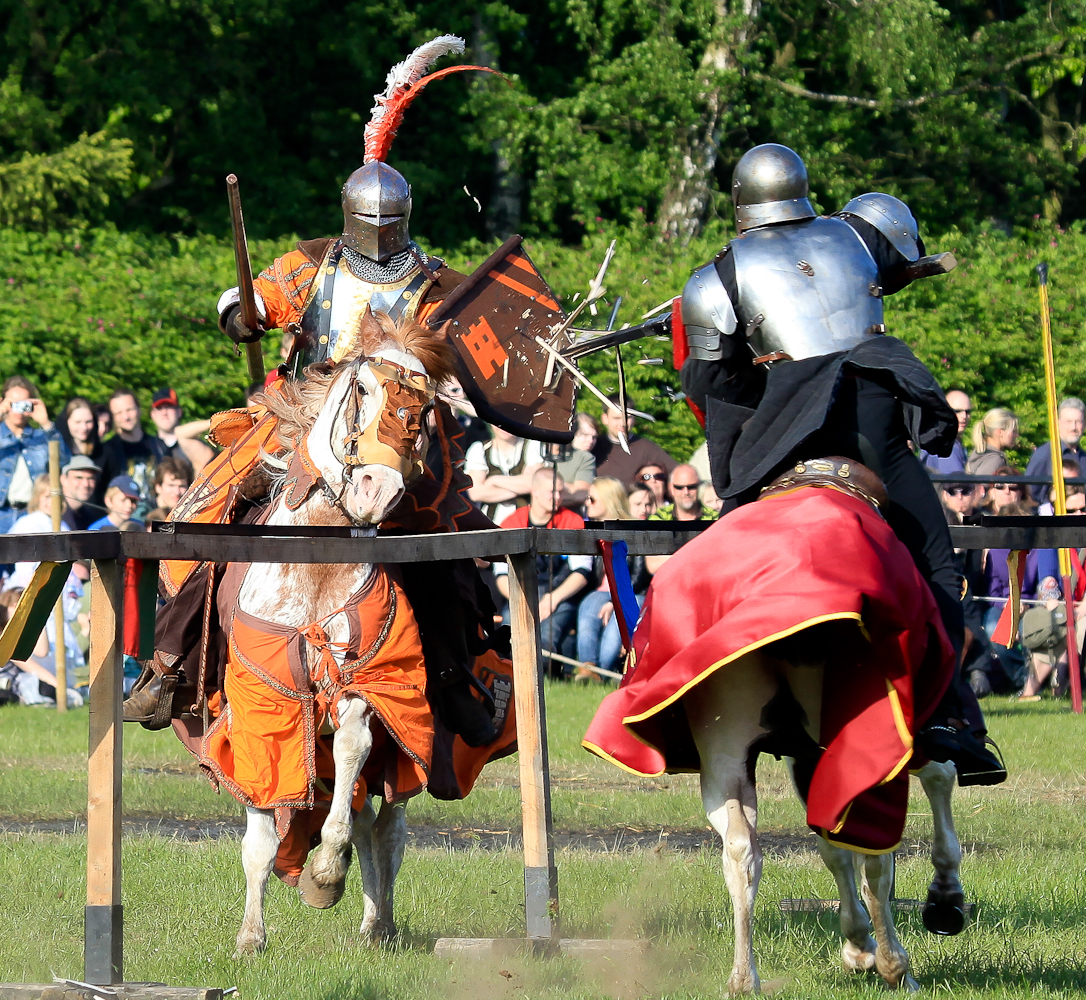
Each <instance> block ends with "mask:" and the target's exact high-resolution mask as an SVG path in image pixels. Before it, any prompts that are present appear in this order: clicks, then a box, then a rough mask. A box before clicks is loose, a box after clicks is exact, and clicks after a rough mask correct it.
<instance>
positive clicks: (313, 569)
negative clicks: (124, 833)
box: [224, 312, 453, 955]
mask: <svg viewBox="0 0 1086 1000" xmlns="http://www.w3.org/2000/svg"><path fill="white" fill-rule="evenodd" d="M359 339H360V348H359V349H358V350H357V351H355V352H354V353H353V354H352V355H349V356H348V357H347V358H345V359H344V360H343V361H342V362H340V363H339V364H337V365H335V366H334V367H329V366H313V368H311V369H310V370H309V371H308V372H307V377H306V379H305V380H304V381H299V382H289V383H287V384H286V385H285V386H283V387H282V388H280V389H279V390H278V391H277V392H269V393H267V394H266V398H265V402H266V405H267V406H268V407H269V409H271V410H272V412H274V413H275V414H276V415H277V416H278V418H279V438H280V441H281V442H282V443H283V445H284V446H285V449H286V450H285V451H284V453H282V454H280V455H276V456H271V455H269V456H266V462H265V465H266V468H267V469H269V470H270V471H271V474H272V477H273V481H275V480H276V479H277V483H276V487H275V488H274V489H273V493H272V495H273V501H272V509H271V512H270V514H269V516H268V517H267V518H266V522H265V523H267V524H271V525H329V524H333V525H334V524H342V525H357V526H370V525H372V526H376V525H377V524H378V523H380V522H381V521H382V520H383V519H384V518H385V516H386V514H387V513H388V512H389V511H390V510H391V509H392V508H393V507H394V506H395V505H396V504H397V502H398V501H399V500H400V498H401V497H402V496H403V493H404V489H405V483H406V481H409V480H410V477H411V475H412V474H413V473H414V472H416V470H418V469H419V468H420V457H421V454H422V453H423V451H422V445H421V441H420V439H421V436H422V433H423V428H424V425H425V422H426V414H425V409H426V407H427V406H428V404H429V403H430V402H431V401H432V400H433V397H434V388H435V386H436V385H439V384H440V383H441V382H443V381H444V380H445V379H446V378H448V377H449V376H450V375H451V374H452V372H453V359H452V354H451V350H450V349H449V348H448V346H447V345H446V344H445V343H444V342H443V341H442V340H440V339H439V338H435V336H434V335H433V334H432V333H430V332H429V331H427V330H425V329H424V328H423V327H421V326H419V325H418V324H415V323H411V322H407V323H405V324H403V325H401V326H400V327H396V326H395V325H394V324H393V323H392V321H390V320H389V319H388V318H387V317H386V316H384V315H383V314H379V315H377V316H376V317H374V316H371V315H370V314H369V313H368V312H367V315H366V317H365V318H364V319H363V321H362V328H361V331H360V335H359ZM300 456H301V457H304V459H305V462H304V463H303V464H304V469H305V470H306V471H307V472H308V475H309V476H310V479H311V480H312V482H311V484H310V486H309V488H308V490H306V489H301V490H299V487H298V485H297V483H296V474H297V472H298V463H297V462H296V461H295V460H296V459H298V458H299V457H300ZM288 470H289V472H288ZM302 496H304V500H303V501H302V502H301V503H298V502H297V501H298V499H299V498H300V497H302ZM376 571H377V567H374V566H372V565H367V564H363V565H359V564H338V565H326V564H294V565H291V564H275V563H252V564H251V565H250V566H248V568H247V570H246V571H245V575H244V579H243V580H242V581H241V585H240V589H239V590H238V592H237V600H236V607H237V608H238V609H239V610H240V611H241V612H243V613H244V614H246V615H248V616H251V617H252V619H255V620H262V621H267V622H274V623H277V624H278V625H280V626H284V627H287V628H294V629H302V628H304V627H305V626H306V625H307V624H308V623H312V622H322V623H323V629H324V632H325V633H326V636H327V643H326V644H325V649H326V650H328V649H330V650H339V651H340V652H338V653H337V654H336V655H337V657H338V660H339V661H340V663H339V665H340V666H342V662H341V661H342V658H343V653H342V650H343V649H345V648H346V647H347V646H348V644H349V641H350V638H351V637H350V635H349V631H350V625H349V622H348V620H347V616H346V615H345V614H341V613H337V609H343V608H344V607H345V606H346V605H347V603H348V601H350V600H351V598H352V595H357V594H358V593H359V592H360V591H362V590H363V589H364V588H365V587H366V585H367V581H368V580H369V579H370V577H371V575H372V574H374V573H375V572H376ZM224 624H225V623H224ZM411 627H412V628H413V627H414V625H413V622H412V623H411ZM306 648H307V655H308V659H309V663H308V667H309V670H310V671H311V672H314V671H316V670H317V669H318V666H319V664H318V661H319V660H320V659H321V655H322V653H321V650H320V649H318V648H316V647H313V646H307V647H306ZM328 707H329V709H330V710H329V712H328V715H327V721H326V725H328V724H329V723H332V724H333V725H334V728H335V735H334V737H333V757H334V761H335V785H334V790H333V795H332V801H331V805H330V808H329V811H328V816H327V819H326V820H325V821H324V823H323V825H322V827H321V830H320V839H321V842H320V846H319V847H318V848H316V850H315V851H314V852H313V854H312V855H311V856H310V860H309V864H308V865H307V866H306V870H305V872H303V875H302V880H301V883H300V886H299V888H300V891H301V892H302V895H303V898H304V899H306V901H307V902H309V903H310V904H311V905H317V906H326V905H331V903H332V902H335V900H337V899H338V898H339V895H340V894H341V893H342V890H343V884H344V881H345V879H346V876H347V869H348V866H349V863H350V853H351V852H350V847H351V844H352V843H353V845H354V848H355V850H357V852H358V859H359V864H360V866H361V869H362V881H363V887H364V892H365V907H364V917H363V922H362V927H361V933H362V936H363V938H364V939H366V940H370V941H375V942H376V941H381V940H384V939H388V938H391V937H392V936H393V935H394V934H395V932H396V927H395V922H394V919H393V907H392V899H393V885H394V883H395V880H396V874H397V872H398V870H399V867H400V863H401V861H402V859H403V850H404V843H405V840H406V820H405V809H404V804H403V803H402V802H400V803H397V804H394V805H389V803H388V802H385V801H382V803H381V807H380V812H379V813H378V812H376V811H375V810H374V808H373V804H372V802H373V797H372V796H369V797H368V798H367V800H366V803H365V806H364V807H363V808H362V809H361V810H360V811H359V812H358V814H357V815H356V816H352V811H353V810H352V796H353V793H354V788H355V784H356V781H357V780H358V778H359V775H360V774H361V772H362V768H363V766H364V765H365V763H366V761H367V758H368V757H369V755H370V752H371V749H372V748H373V746H374V740H375V735H377V734H378V732H379V730H380V729H381V727H382V721H381V719H380V718H379V717H378V716H377V715H376V713H375V711H374V709H373V707H372V706H371V705H370V704H369V703H368V702H367V701H366V700H365V698H363V697H359V696H358V695H357V694H353V693H350V692H346V693H343V694H338V695H334V701H333V703H331V704H329V706H328ZM269 738H274V736H271V737H269ZM386 742H387V741H386ZM246 814H247V815H246V830H245V835H244V838H243V841H242V862H243V865H244V869H245V885H246V893H245V914H244V918H243V920H242V924H241V929H240V930H239V931H238V935H237V952H238V954H239V955H244V954H251V953H253V952H257V951H260V950H262V949H263V948H264V946H265V943H266V934H265V927H264V914H263V907H264V894H265V889H266V886H267V882H268V877H269V875H270V874H271V872H272V869H273V867H274V865H275V860H276V854H277V851H278V849H279V845H280V836H279V832H277V828H276V813H275V810H274V809H271V808H266V809H262V808H256V807H254V806H252V805H249V806H247V808H246Z"/></svg>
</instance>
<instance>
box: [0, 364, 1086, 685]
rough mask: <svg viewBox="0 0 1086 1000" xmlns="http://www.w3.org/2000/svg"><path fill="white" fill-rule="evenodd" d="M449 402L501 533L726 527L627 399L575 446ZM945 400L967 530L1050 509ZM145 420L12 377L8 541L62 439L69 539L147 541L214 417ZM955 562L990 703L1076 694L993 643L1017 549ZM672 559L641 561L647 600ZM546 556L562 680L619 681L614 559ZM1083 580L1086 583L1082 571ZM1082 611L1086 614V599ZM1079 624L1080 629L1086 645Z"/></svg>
mask: <svg viewBox="0 0 1086 1000" xmlns="http://www.w3.org/2000/svg"><path fill="white" fill-rule="evenodd" d="M443 396H444V397H445V398H446V399H447V401H448V402H449V403H450V404H451V405H452V406H453V409H454V412H455V413H456V415H457V419H458V421H459V422H460V424H461V427H462V429H463V432H464V433H463V438H462V443H463V444H464V446H465V462H464V470H465V472H466V473H467V475H468V476H469V477H470V479H471V487H470V489H469V491H468V495H469V496H470V497H471V499H472V500H473V501H474V502H475V503H476V504H478V505H479V507H480V508H481V509H482V511H483V512H484V513H485V514H487V516H489V517H490V518H491V519H492V520H493V521H494V522H495V523H496V524H498V525H500V526H501V527H504V528H517V527H525V526H528V525H534V526H537V527H551V528H573V529H577V528H583V527H584V525H585V519H586V518H587V519H589V520H591V521H601V522H606V521H621V520H632V521H647V520H656V521H680V522H681V521H712V520H715V519H716V518H717V517H718V516H719V514H720V511H721V509H722V502H721V500H720V498H719V497H717V495H716V493H715V492H714V491H713V488H712V485H711V483H710V482H708V479H709V475H708V461H707V454H706V449H705V446H704V445H702V446H701V447H700V448H698V449H697V450H696V451H695V452H694V454H692V455H690V456H688V458H687V460H686V461H680V460H679V459H677V458H676V457H675V456H672V455H670V454H668V452H667V451H665V450H664V449H663V448H662V447H660V445H659V444H657V443H656V442H654V441H653V440H651V439H650V438H647V437H643V436H641V435H639V434H638V433H637V426H638V422H639V421H643V420H646V419H648V420H651V419H652V418H651V417H648V415H647V414H642V413H639V412H638V411H636V410H633V409H631V408H629V407H627V410H626V415H625V417H623V416H622V414H621V413H620V412H618V404H619V400H618V398H617V396H615V397H611V402H612V403H613V404H614V406H613V407H606V408H604V410H603V414H602V416H601V418H600V421H599V423H597V421H596V419H594V418H593V417H592V416H590V415H589V414H587V413H579V414H577V417H576V423H575V432H576V433H575V436H574V438H573V440H572V442H571V444H570V445H568V446H563V447H559V446H555V445H545V444H540V443H539V442H536V441H530V440H525V439H523V438H519V437H517V436H516V435H514V434H511V433H509V432H508V431H506V430H503V429H502V428H499V427H495V426H492V425H489V424H487V423H485V422H484V421H483V420H481V419H480V418H479V417H478V416H477V415H476V413H475V412H474V410H473V408H472V406H471V404H470V402H469V401H468V400H467V398H466V396H465V395H464V393H463V390H462V389H461V387H460V386H459V385H457V384H455V383H453V384H451V385H449V386H447V387H446V388H445V389H444V390H443ZM947 401H948V402H949V403H950V405H951V408H952V409H953V410H954V412H955V414H956V416H957V418H958V440H957V441H956V442H955V445H954V450H953V452H952V454H951V455H950V456H949V457H946V458H941V457H937V456H933V455H929V454H927V453H925V452H923V451H921V452H920V453H919V457H920V459H921V461H922V462H923V463H924V464H925V465H926V466H927V467H928V468H929V470H930V471H931V472H932V473H935V474H937V481H936V482H935V489H936V490H937V491H938V493H939V496H940V499H941V501H942V505H943V508H944V512H945V514H946V518H947V521H948V523H965V522H969V521H970V520H972V519H974V518H975V517H976V516H977V515H979V514H996V515H1002V516H1008V515H1014V516H1033V515H1036V516H1045V515H1050V514H1052V512H1053V493H1052V489H1053V488H1052V487H1051V485H1043V484H1037V485H1031V486H1024V485H1022V484H1019V483H1016V482H1012V481H1008V480H1013V479H1014V478H1015V477H1016V476H1020V475H1021V472H1020V469H1019V468H1018V467H1017V466H1016V465H1014V464H1013V460H1012V455H1015V454H1019V453H1020V452H1018V451H1017V447H1018V445H1019V421H1018V417H1017V415H1016V414H1015V413H1014V412H1013V411H1011V410H1009V409H1005V408H1001V407H997V408H993V409H989V410H988V411H986V412H985V413H983V414H982V415H978V418H977V419H975V420H974V419H973V405H972V401H971V399H970V397H969V395H968V394H967V393H965V392H963V391H961V390H952V391H950V392H948V393H947ZM1058 416H1059V430H1060V437H1061V440H1062V443H1063V467H1064V475H1065V476H1067V477H1069V478H1071V479H1078V478H1080V477H1081V475H1082V461H1083V459H1084V458H1086V456H1084V453H1083V450H1082V448H1081V439H1082V434H1083V428H1084V423H1086V405H1084V404H1083V402H1082V401H1081V400H1079V399H1075V398H1068V399H1064V400H1063V401H1062V402H1061V403H1060V405H1059V410H1058ZM149 417H150V420H149V422H148V424H145V422H144V420H143V413H142V412H141V408H140V404H139V400H138V398H137V396H136V394H135V393H134V392H132V391H131V390H128V389H117V390H116V391H115V392H114V393H113V394H112V395H111V396H110V397H109V399H108V400H107V401H106V402H105V403H103V404H100V405H99V404H95V403H94V402H92V401H91V400H89V399H86V398H84V397H75V398H73V399H71V400H69V401H68V402H67V404H66V405H65V406H64V407H63V408H62V409H61V411H60V417H59V418H58V420H57V421H56V422H55V423H54V421H53V420H52V418H51V417H50V414H49V411H48V409H47V407H46V405H45V403H44V402H43V401H42V400H41V398H40V396H39V394H38V391H37V389H36V387H35V386H34V384H33V383H32V382H30V381H29V380H28V379H25V378H22V377H20V376H13V377H11V378H9V379H8V380H7V382H5V383H4V384H3V387H2V390H0V531H2V532H12V533H35V532H48V531H51V530H52V502H53V497H52V491H51V490H50V488H49V477H48V462H49V445H50V442H53V441H56V442H58V444H59V450H60V454H61V463H62V470H61V479H60V483H61V494H62V499H63V506H62V510H63V514H62V524H61V530H64V531H68V530H75V531H83V530H91V531H131V530H144V529H145V527H146V526H147V525H148V524H149V523H150V522H151V521H155V520H161V519H163V518H165V517H166V516H167V515H168V514H169V512H170V511H171V510H172V509H173V507H174V506H176V504H177V503H178V502H179V500H180V499H181V497H182V496H183V495H184V493H185V491H186V490H187V489H188V488H189V486H190V485H191V483H192V482H193V479H194V477H195V475H196V474H197V473H198V472H199V471H200V470H201V469H202V468H203V466H204V465H205V464H206V463H207V462H208V461H209V460H210V459H211V458H212V457H213V455H214V450H213V449H212V448H211V447H210V446H209V445H208V444H207V443H205V441H204V439H203V437H204V435H205V434H206V432H207V430H208V428H209V422H208V421H205V420H197V421H189V422H184V420H183V413H182V410H181V406H180V404H179V402H178V398H177V394H176V393H175V392H174V391H173V390H172V389H170V388H164V389H162V390H160V391H159V392H156V393H155V394H154V395H153V397H152V403H151V411H150V414H149ZM151 425H153V427H154V429H155V430H154V432H153V433H152V432H151V431H150V429H149V426H151ZM623 438H624V441H623ZM970 446H971V447H970ZM1050 471H1051V456H1050V449H1049V446H1048V445H1047V444H1043V445H1042V446H1040V447H1038V448H1036V449H1034V451H1033V454H1032V457H1031V458H1030V460H1029V463H1028V466H1027V468H1026V474H1027V475H1029V476H1036V477H1045V478H1050ZM957 474H961V475H962V479H961V480H960V481H954V480H953V477H954V476H955V475H957ZM947 477H950V478H949V479H948V478H947ZM978 477H983V478H978ZM1066 489H1067V497H1066V503H1067V509H1068V511H1069V512H1070V513H1080V514H1081V513H1084V512H1086V489H1084V487H1083V486H1082V485H1080V484H1078V483H1074V482H1072V483H1070V484H1068V486H1067V488H1066ZM1083 555H1084V556H1086V553H1084V554H1083ZM958 557H959V559H960V569H961V571H962V573H963V576H964V578H965V580H966V582H967V588H968V589H967V595H968V596H967V600H966V606H967V623H968V624H969V626H970V631H971V632H972V634H973V636H974V640H973V642H972V644H971V646H970V648H969V651H968V653H967V670H968V671H969V676H970V680H971V682H972V683H973V686H974V688H975V690H976V691H977V693H978V694H980V695H983V694H986V693H988V692H989V691H992V690H996V691H1020V692H1021V693H1022V697H1024V698H1030V699H1032V698H1036V697H1038V696H1039V692H1040V690H1041V689H1042V686H1043V685H1045V684H1048V683H1052V684H1054V685H1055V687H1056V689H1057V690H1062V689H1063V688H1065V687H1066V685H1067V667H1066V656H1063V657H1061V655H1060V651H1059V649H1058V648H1057V646H1056V645H1055V644H1054V643H1052V642H1049V644H1048V646H1044V647H1042V646H1037V648H1035V649H1032V650H1031V649H1027V648H1024V647H1023V646H1022V645H1019V644H1016V645H1014V646H1012V647H1009V648H1008V647H1004V646H1000V645H998V644H995V643H993V642H992V641H991V636H992V635H993V633H994V631H995V627H996V623H997V622H998V620H999V617H1000V614H1001V612H1002V609H1003V605H1004V604H1005V603H1006V601H1007V599H1008V598H1009V597H1010V593H1011V587H1010V580H1009V576H1008V571H1007V552H1006V551H1001V550H991V551H974V550H963V551H961V552H959V553H958ZM667 558H668V557H667V556H649V557H640V556H638V557H630V558H629V559H628V565H627V568H628V570H629V575H630V580H631V582H632V584H633V590H634V594H635V596H636V598H637V600H638V602H639V603H640V602H641V601H642V600H643V599H644V595H645V593H646V591H647V589H648V585H649V582H650V581H651V579H652V577H653V575H654V574H655V573H656V572H657V571H658V570H659V568H660V567H661V566H662V565H663V563H664V562H666V560H667ZM538 559H539V562H538V566H537V588H538V598H539V616H540V622H541V641H542V645H543V648H544V649H545V650H546V651H547V653H548V654H551V655H552V658H551V660H550V672H551V674H552V675H553V676H555V677H565V678H573V679H575V680H578V681H586V682H590V681H598V680H600V678H601V676H615V675H616V674H617V673H618V672H619V671H620V670H621V657H622V652H623V649H622V638H621V635H620V630H619V628H618V623H617V619H616V616H615V612H614V604H613V601H612V598H611V591H610V587H609V585H608V582H607V579H606V576H605V574H604V571H603V566H602V563H601V560H600V559H599V558H598V557H597V558H590V557H587V556H585V557H579V556H556V555H553V556H544V555H540V556H539V557H538ZM1083 561H1084V560H1083V559H1080V561H1079V566H1081V564H1082V562H1083ZM34 569H35V564H33V563H26V564H18V565H16V566H9V567H3V568H2V570H0V572H2V574H3V576H2V580H3V582H2V588H0V619H6V617H7V615H9V614H10V613H11V611H12V610H13V609H14V607H15V605H16V604H17V601H18V596H19V594H20V593H21V592H22V590H23V589H24V588H25V587H26V586H27V585H28V583H29V581H30V579H31V577H32V576H33V573H34ZM483 571H484V578H485V579H486V580H487V583H488V584H489V585H490V588H491V591H492V593H493V595H494V597H495V600H496V603H497V605H498V607H499V611H500V613H501V614H502V616H503V618H504V620H506V621H508V615H509V611H508V603H507V601H508V594H509V590H508V576H507V569H506V567H505V565H504V564H503V563H494V564H493V565H491V566H484V567H483ZM1076 572H1078V573H1081V575H1082V576H1083V578H1084V586H1086V570H1081V569H1078V570H1076ZM88 577H89V570H88V567H87V566H86V565H81V564H79V563H77V564H75V566H74V567H73V570H72V573H71V576H70V578H69V580H68V582H67V583H66V584H65V590H64V608H65V619H66V625H65V646H66V649H67V655H68V663H69V665H70V666H69V677H70V678H75V681H74V682H73V684H72V687H73V690H72V691H70V692H69V696H68V697H69V700H70V701H72V702H73V703H74V702H76V701H78V699H79V697H80V695H79V693H78V690H76V689H78V687H79V679H80V678H81V677H83V676H85V670H84V665H83V653H84V652H85V650H86V648H87V637H88V635H89V628H88V610H89V608H88V597H87V593H86V591H85V589H84V584H85V583H86V582H87V580H88ZM1058 578H1059V571H1058V569H1057V559H1056V553H1055V552H1047V551H1038V552H1034V553H1031V555H1030V557H1029V564H1028V567H1027V571H1026V575H1025V581H1024V591H1023V597H1024V598H1025V600H1026V602H1027V605H1026V606H1027V607H1034V608H1041V609H1047V610H1049V611H1052V609H1054V608H1055V606H1056V601H1057V599H1058V597H1059V595H1060V585H1059V579H1058ZM1081 607H1082V608H1083V612H1082V613H1083V614H1086V602H1084V603H1083V605H1081ZM1042 624H1043V623H1042ZM51 628H52V626H50V629H51ZM1051 631H1053V633H1054V634H1055V633H1056V632H1058V629H1056V628H1055V626H1053V629H1052V630H1051ZM1083 631H1084V630H1079V631H1078V633H1077V634H1078V635H1079V639H1080V645H1081V640H1082V636H1083ZM1041 633H1043V629H1041V630H1040V631H1039V632H1038V634H1041ZM1031 635H1032V633H1031ZM55 643H56V637H55V635H54V634H53V633H52V632H51V631H50V630H49V629H47V630H46V632H44V633H43V635H42V638H41V639H40V640H39V644H38V645H39V648H38V649H35V651H34V654H33V656H32V657H31V658H30V660H28V661H25V662H20V663H17V664H15V663H12V664H8V665H7V666H5V667H4V668H3V669H0V699H3V698H4V697H8V698H12V697H18V698H19V699H20V700H22V701H24V702H25V703H42V704H47V703H51V702H52V700H53V698H55V692H54V691H53V690H52V686H51V685H50V683H49V681H50V679H51V678H52V677H54V676H55V667H54V666H53V664H54V657H55ZM73 668H74V669H73Z"/></svg>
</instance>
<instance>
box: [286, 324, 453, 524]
mask: <svg viewBox="0 0 1086 1000" xmlns="http://www.w3.org/2000/svg"><path fill="white" fill-rule="evenodd" d="M355 342H356V347H355V348H354V349H353V350H352V351H351V352H350V353H349V354H348V355H347V356H346V357H344V358H343V360H342V361H340V362H338V363H336V364H331V363H328V362H322V363H319V364H315V365H310V366H309V367H308V368H307V369H306V370H305V373H304V377H303V379H302V380H300V381H298V382H292V383H288V384H287V385H285V386H284V387H283V388H282V389H281V390H280V392H279V393H278V397H279V398H278V399H272V398H271V397H272V395H273V394H270V393H269V397H268V405H269V407H270V408H271V409H272V410H273V411H274V412H275V413H276V414H277V415H278V416H279V418H280V426H279V437H280V439H281V440H282V442H283V444H284V445H286V447H287V448H288V449H290V450H292V451H294V452H295V453H296V456H297V457H298V458H299V459H300V460H301V464H302V466H303V467H304V468H305V469H306V471H307V472H308V473H309V474H310V475H312V476H313V478H314V479H315V481H316V483H317V485H318V486H319V487H320V490H321V492H322V493H323V495H324V497H325V499H326V500H328V502H329V503H331V504H332V505H333V506H334V507H336V508H338V510H339V511H340V512H341V513H342V514H344V515H345V516H346V517H347V518H348V519H349V520H350V521H352V522H353V523H355V524H361V525H369V524H377V523H379V522H380V521H382V520H383V519H384V518H385V516H386V514H387V513H388V512H389V511H390V510H391V509H392V508H393V507H395V505H396V504H397V503H398V502H399V500H400V498H401V497H402V496H403V493H404V490H405V489H406V487H407V485H408V484H410V483H411V482H412V481H413V480H414V479H415V478H417V477H418V476H419V475H420V474H421V473H422V469H423V464H422V456H423V454H425V449H424V442H423V437H424V434H425V428H426V424H427V420H426V416H427V411H428V410H429V408H430V407H431V405H432V404H433V400H434V395H435V392H436V389H437V387H438V386H439V385H440V384H441V383H442V382H444V381H446V380H447V379H448V378H450V377H452V376H453V375H454V374H455V361H454V355H453V352H452V348H451V347H449V345H448V344H447V342H446V341H445V339H444V336H443V334H441V333H434V332H432V331H430V330H428V329H427V328H426V327H424V326H422V325H421V324H419V323H417V322H415V321H413V320H405V321H403V322H402V323H400V324H399V325H397V324H396V323H394V322H393V321H392V320H391V319H389V317H388V316H386V315H385V314H384V313H378V314H376V315H374V314H373V313H371V312H370V311H369V309H368V308H367V310H366V312H365V314H364V315H363V317H362V320H361V323H360V326H359V330H358V334H357V336H356V338H355Z"/></svg>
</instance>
